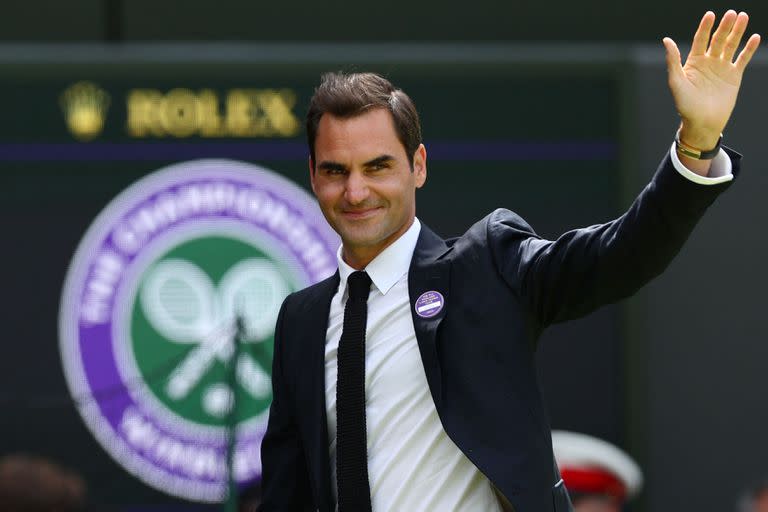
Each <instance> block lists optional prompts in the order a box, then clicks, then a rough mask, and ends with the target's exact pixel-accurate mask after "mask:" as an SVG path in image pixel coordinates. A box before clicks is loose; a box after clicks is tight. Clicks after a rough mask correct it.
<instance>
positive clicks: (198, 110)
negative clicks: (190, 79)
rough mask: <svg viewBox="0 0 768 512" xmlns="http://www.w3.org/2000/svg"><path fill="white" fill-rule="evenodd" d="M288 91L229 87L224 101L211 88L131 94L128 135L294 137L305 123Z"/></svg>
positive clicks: (294, 97) (292, 94) (290, 91)
mask: <svg viewBox="0 0 768 512" xmlns="http://www.w3.org/2000/svg"><path fill="white" fill-rule="evenodd" d="M295 105H296V94H295V93H294V92H293V91H292V90H290V89H280V90H277V89H231V90H230V91H229V92H228V93H227V96H226V99H225V101H224V105H223V107H224V109H223V111H222V108H221V107H222V105H221V104H220V102H219V97H218V95H217V94H216V92H214V91H213V90H211V89H201V90H200V91H199V92H197V93H195V92H193V91H191V90H189V89H182V88H176V89H173V90H171V91H169V92H168V93H166V94H163V93H162V92H161V91H158V90H156V89H134V90H132V91H130V92H129V93H128V97H127V107H128V134H129V135H130V136H132V137H167V136H169V135H171V136H173V137H179V138H181V137H191V136H195V135H199V136H200V137H293V136H296V135H298V133H299V131H300V130H301V122H300V121H299V119H298V118H297V117H296V115H295V114H294V112H293V109H294V107H295Z"/></svg>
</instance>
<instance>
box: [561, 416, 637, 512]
mask: <svg viewBox="0 0 768 512" xmlns="http://www.w3.org/2000/svg"><path fill="white" fill-rule="evenodd" d="M552 449H553V451H554V453H555V460H556V461H557V465H558V467H559V468H560V474H561V475H562V477H563V481H564V482H565V486H566V488H567V489H568V493H569V494H570V495H571V500H572V501H573V507H574V510H575V511H576V512H621V511H622V510H623V508H624V505H625V504H626V503H627V502H628V501H629V500H631V499H632V498H634V497H635V496H637V494H638V493H639V492H640V489H641V487H642V485H643V474H642V472H641V471H640V467H639V466H638V465H637V463H636V462H635V461H634V460H633V459H632V458H631V457H630V456H629V455H627V454H626V453H624V451H623V450H621V449H620V448H618V447H616V446H614V445H612V444H611V443H609V442H607V441H604V440H602V439H598V438H596V437H592V436H589V435H586V434H580V433H576V432H566V431H563V430H553V431H552Z"/></svg>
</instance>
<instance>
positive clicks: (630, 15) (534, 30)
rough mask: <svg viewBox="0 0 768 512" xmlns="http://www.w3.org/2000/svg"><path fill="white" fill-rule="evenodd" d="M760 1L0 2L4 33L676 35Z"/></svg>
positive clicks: (88, 36) (33, 37)
mask: <svg viewBox="0 0 768 512" xmlns="http://www.w3.org/2000/svg"><path fill="white" fill-rule="evenodd" d="M726 8H733V9H740V10H746V11H748V12H749V13H750V14H751V15H752V17H753V19H754V20H755V28H756V29H758V30H760V31H761V32H763V33H765V32H766V30H765V27H768V4H766V3H765V2H758V1H745V0H742V1H739V2H727V1H724V0H714V1H709V2H696V1H692V0H685V1H679V2H669V1H664V0H650V1H645V2H624V1H611V0H587V1H582V2H569V1H557V2H540V1H530V0H529V1H522V2H521V1H517V2H501V1H498V0H477V1H473V2H465V1H457V0H444V1H441V2H436V1H426V2H412V1H408V0H390V1H387V2H371V3H363V2H354V3H350V2H346V1H342V0H329V1H324V2H320V1H315V2H309V1H298V2H297V1H295V0H294V1H288V2H277V1H254V0H218V1H216V2H211V1H207V0H163V1H155V0H75V1H72V2H60V1H57V0H35V1H30V2H18V1H14V2H5V3H4V5H3V15H2V16H0V40H4V41H105V40H118V41H169V40H186V41H195V40H229V41H232V40H241V41H333V42H338V41H346V42H348V41H537V42H542V41H586V42H589V41H607V42H610V41H660V40H661V38H662V37H663V36H665V35H669V36H671V37H673V38H678V39H680V40H685V39H686V38H688V37H689V34H690V33H691V31H692V30H693V29H695V27H696V23H697V21H698V20H697V16H700V14H702V13H703V12H704V11H705V10H706V9H712V10H714V11H715V12H718V13H722V12H724V11H725V9H726Z"/></svg>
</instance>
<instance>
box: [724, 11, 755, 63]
mask: <svg viewBox="0 0 768 512" xmlns="http://www.w3.org/2000/svg"><path fill="white" fill-rule="evenodd" d="M748 22H749V16H747V13H745V12H740V13H739V16H738V17H737V18H736V22H735V23H734V24H733V28H732V29H731V33H730V34H728V37H727V38H726V40H725V47H724V48H723V55H722V57H723V59H727V60H728V62H731V61H732V60H733V56H734V55H735V54H736V50H737V49H738V47H739V44H741V38H742V37H743V36H744V31H745V30H747V23H748Z"/></svg>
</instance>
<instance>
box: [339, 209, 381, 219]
mask: <svg viewBox="0 0 768 512" xmlns="http://www.w3.org/2000/svg"><path fill="white" fill-rule="evenodd" d="M380 209H381V208H380V207H375V208H366V209H364V210H342V212H341V214H342V216H343V217H344V218H346V219H351V220H358V219H367V218H368V217H372V216H374V215H376V214H377V213H378V212H379V210H380Z"/></svg>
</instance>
